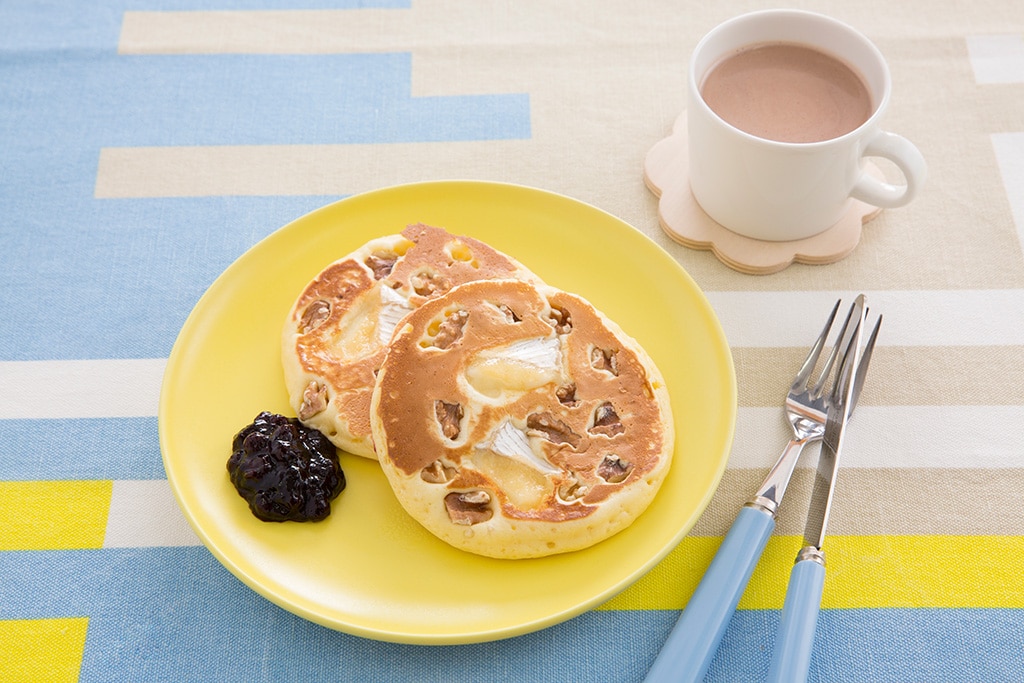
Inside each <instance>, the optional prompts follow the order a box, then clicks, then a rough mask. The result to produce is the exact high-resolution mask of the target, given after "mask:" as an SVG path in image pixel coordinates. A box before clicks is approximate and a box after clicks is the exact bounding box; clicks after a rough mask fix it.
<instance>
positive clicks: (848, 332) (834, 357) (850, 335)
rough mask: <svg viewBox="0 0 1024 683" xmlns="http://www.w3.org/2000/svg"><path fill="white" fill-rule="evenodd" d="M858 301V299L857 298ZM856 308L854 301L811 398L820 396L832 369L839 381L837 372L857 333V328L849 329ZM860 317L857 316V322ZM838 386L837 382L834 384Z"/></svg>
mask: <svg viewBox="0 0 1024 683" xmlns="http://www.w3.org/2000/svg"><path fill="white" fill-rule="evenodd" d="M858 300H860V298H859V297H858ZM856 308H857V301H854V303H853V305H852V306H850V310H849V311H848V312H847V314H846V320H844V321H843V326H842V328H841V329H840V330H839V334H838V335H837V336H836V343H835V344H833V345H832V351H831V352H829V354H828V359H827V360H826V361H825V366H824V367H823V368H822V369H821V374H820V375H818V381H817V382H816V383H815V385H814V389H812V390H811V396H814V397H818V396H821V394H822V392H823V391H824V389H825V382H827V381H828V378H829V375H830V374H831V373H832V369H833V368H837V370H836V380H838V379H839V371H840V370H841V369H842V367H843V360H844V359H845V358H846V350H847V348H848V347H849V346H850V343H851V342H852V341H853V339H854V336H855V333H856V332H857V326H856V325H854V326H853V328H851V327H850V320H852V319H853V311H854V310H855V309H856ZM859 320H860V317H859V316H858V321H859ZM836 384H838V381H837V382H836Z"/></svg>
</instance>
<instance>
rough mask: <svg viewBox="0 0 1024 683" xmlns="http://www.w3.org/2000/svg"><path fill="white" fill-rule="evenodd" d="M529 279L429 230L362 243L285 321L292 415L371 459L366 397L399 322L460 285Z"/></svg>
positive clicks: (311, 287)
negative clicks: (498, 280)
mask: <svg viewBox="0 0 1024 683" xmlns="http://www.w3.org/2000/svg"><path fill="white" fill-rule="evenodd" d="M534 277H535V276H534V275H533V274H532V273H530V272H529V271H528V270H527V269H526V268H525V267H524V266H523V265H521V264H520V263H518V262H517V261H515V260H514V259H512V258H511V257H509V256H506V255H505V254H503V253H501V252H499V251H498V250H496V249H494V248H492V247H490V246H489V245H487V244H485V243H483V242H480V241H479V240H475V239H472V238H469V237H460V236H455V235H451V234H449V233H448V232H446V231H445V230H443V229H442V228H437V227H432V226H428V225H423V224H417V225H410V226H409V227H407V228H406V229H405V230H403V231H402V233H401V234H398V235H389V236H386V237H380V238H378V239H374V240H371V241H369V242H367V243H365V244H364V245H363V246H361V247H360V248H359V249H356V250H355V251H353V252H352V253H350V254H348V255H347V256H345V257H344V258H341V259H339V260H337V261H335V262H334V263H332V264H330V265H329V266H327V267H326V268H325V269H324V270H323V271H321V272H320V273H319V274H318V275H317V276H316V277H315V278H314V279H313V280H312V281H311V282H310V283H309V284H308V285H307V286H306V288H305V289H304V290H303V292H302V293H301V294H300V295H299V297H298V299H297V300H296V301H295V304H294V305H293V307H292V310H291V311H290V312H289V314H288V318H287V320H286V322H285V325H284V330H283V333H282V361H283V365H284V376H285V384H286V386H287V388H288V394H289V399H290V403H291V407H292V409H293V410H294V411H295V413H296V415H297V416H298V418H299V420H300V421H301V422H302V423H303V424H305V425H306V426H308V427H313V428H315V429H318V430H320V431H321V432H323V433H324V434H325V435H326V436H327V438H329V439H330V440H331V442H332V443H334V445H335V446H337V447H338V448H341V449H342V450H345V451H348V452H349V453H354V454H356V455H361V456H364V457H368V458H376V457H377V456H376V454H375V452H374V448H373V441H372V438H371V434H370V395H371V392H372V390H373V384H374V375H375V374H376V372H377V369H378V368H379V367H380V364H381V362H382V361H383V359H384V353H385V351H386V349H387V344H388V342H389V341H390V339H391V333H392V332H393V331H394V329H395V327H396V325H398V323H399V321H400V320H401V319H402V318H403V317H405V315H407V314H408V313H409V312H410V311H412V310H414V309H415V308H417V307H418V306H420V305H421V304H422V303H423V302H425V301H428V300H430V299H432V298H434V297H437V296H440V295H442V294H444V293H445V292H447V291H448V290H449V289H451V288H452V287H455V286H457V285H459V284H462V283H465V282H470V281H473V280H479V279H490V278H534Z"/></svg>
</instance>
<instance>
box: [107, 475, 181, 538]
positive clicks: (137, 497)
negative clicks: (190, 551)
mask: <svg viewBox="0 0 1024 683" xmlns="http://www.w3.org/2000/svg"><path fill="white" fill-rule="evenodd" d="M190 545H201V543H200V541H199V537H198V536H196V534H195V532H194V531H192V527H191V526H189V523H188V522H187V521H186V520H185V517H184V515H182V513H181V509H180V508H179V507H178V504H177V502H176V501H175V500H174V495H173V494H172V493H171V487H170V485H169V484H168V483H167V480H166V479H153V480H141V481H115V482H114V489H113V493H112V494H111V497H110V513H109V514H108V516H107V532H106V536H105V537H104V539H103V547H104V548H150V547H158V546H190Z"/></svg>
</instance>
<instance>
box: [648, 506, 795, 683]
mask: <svg viewBox="0 0 1024 683" xmlns="http://www.w3.org/2000/svg"><path fill="white" fill-rule="evenodd" d="M774 528H775V519H774V518H772V516H771V514H770V513H768V512H767V511H766V510H763V509H761V508H756V507H744V508H743V509H741V510H740V514H739V515H737V517H736V521H735V522H733V525H732V528H730V529H729V533H727V534H726V535H725V539H724V540H723V541H722V545H721V547H719V549H718V553H716V554H715V558H714V559H713V560H712V561H711V565H710V566H709V567H708V570H707V572H705V574H704V578H703V579H701V582H700V585H699V586H697V590H696V591H694V593H693V597H691V598H690V601H689V602H688V603H687V604H686V609H684V610H683V613H682V615H681V616H680V617H679V621H678V622H676V625H675V626H674V627H673V628H672V631H671V633H669V635H668V639H667V640H666V641H665V644H664V645H663V646H662V648H661V652H660V653H659V654H658V657H657V658H656V659H655V660H654V664H653V665H652V666H651V670H650V671H649V672H648V673H647V678H645V679H644V680H645V681H646V682H647V683H667V682H668V681H672V683H678V682H679V681H692V682H693V683H697V682H698V681H702V680H704V675H705V674H706V673H707V671H708V667H709V666H710V665H711V660H712V659H714V656H715V651H716V650H717V649H718V645H719V644H720V643H721V642H722V636H723V635H724V634H725V629H726V628H727V627H728V626H729V620H730V619H731V618H732V615H733V613H734V612H735V611H736V605H737V604H738V603H739V601H740V596H742V595H743V590H744V589H745V588H746V587H747V582H748V581H749V580H750V575H751V574H752V573H753V571H754V567H755V566H757V561H758V559H760V557H761V553H762V552H764V546H765V544H766V543H767V542H768V537H769V536H770V535H771V533H772V529H774Z"/></svg>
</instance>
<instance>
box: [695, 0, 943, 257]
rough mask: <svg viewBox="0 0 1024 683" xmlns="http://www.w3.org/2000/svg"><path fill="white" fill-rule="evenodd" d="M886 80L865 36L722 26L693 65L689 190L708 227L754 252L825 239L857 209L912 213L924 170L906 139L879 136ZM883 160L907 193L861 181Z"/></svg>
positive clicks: (803, 15)
mask: <svg viewBox="0 0 1024 683" xmlns="http://www.w3.org/2000/svg"><path fill="white" fill-rule="evenodd" d="M891 87H892V86H891V79H890V76H889V68H888V66H887V64H886V62H885V59H884V58H883V57H882V54H881V52H879V50H878V48H876V47H875V46H874V44H872V43H871V41H869V40H868V39H867V38H866V37H865V36H864V35H862V34H861V33H859V32H858V31H856V30H855V29H853V28H851V27H850V26H847V25H846V24H844V23H842V22H840V21H837V20H835V19H832V18H830V17H826V16H822V15H820V14H814V13H811V12H805V11H800V10H765V11H760V12H753V13H751V14H745V15H742V16H739V17H736V18H734V19H731V20H729V21H727V22H725V23H723V24H720V25H719V26H718V27H716V28H715V29H713V30H712V31H711V32H710V33H708V34H707V35H706V36H704V38H703V39H702V40H701V41H700V43H698V45H697V47H696V48H695V50H694V52H693V56H692V58H691V60H690V71H689V86H688V93H687V101H688V105H687V137H688V148H689V169H690V172H689V176H690V189H691V191H692V192H693V196H694V198H695V199H696V200H697V203H698V204H700V206H701V208H702V209H703V210H704V212H705V213H707V214H708V215H709V216H710V217H711V218H712V219H714V220H715V221H716V222H718V223H720V224H721V225H723V226H724V227H726V228H728V229H729V230H732V231H733V232H736V233H739V234H741V235H745V236H747V237H752V238H755V239H761V240H773V241H779V240H796V239H803V238H805V237H810V236H812V235H815V234H818V233H820V232H823V231H825V230H827V229H828V228H829V227H831V226H832V225H833V224H835V223H836V222H837V221H839V219H840V218H842V217H843V215H844V214H845V213H846V211H848V210H849V208H850V204H851V202H852V201H853V200H854V199H857V200H861V201H863V202H866V203H868V204H870V205H872V206H877V207H881V208H894V207H898V206H903V205H905V204H907V203H908V202H910V201H911V200H912V199H913V198H914V195H915V194H916V193H917V191H918V189H919V188H920V187H921V184H922V183H923V182H924V178H925V174H926V164H925V161H924V157H923V156H922V155H921V152H920V151H919V150H918V149H917V147H915V146H914V145H913V143H911V142H910V141H908V140H907V139H906V138H903V137H901V136H899V135H896V134H894V133H890V132H886V131H884V130H882V128H881V127H880V123H881V120H882V118H883V116H884V115H885V112H886V109H887V108H888V106H889V96H890V89H891ZM867 157H882V158H885V159H888V160H890V161H891V162H892V163H893V164H895V166H896V167H897V168H898V169H899V170H900V172H901V173H902V174H903V178H904V181H905V184H895V185H894V184H890V183H887V182H883V181H880V180H878V179H877V178H875V177H874V176H873V175H872V174H871V173H869V172H868V170H867V166H866V161H865V160H866V158H867Z"/></svg>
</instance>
